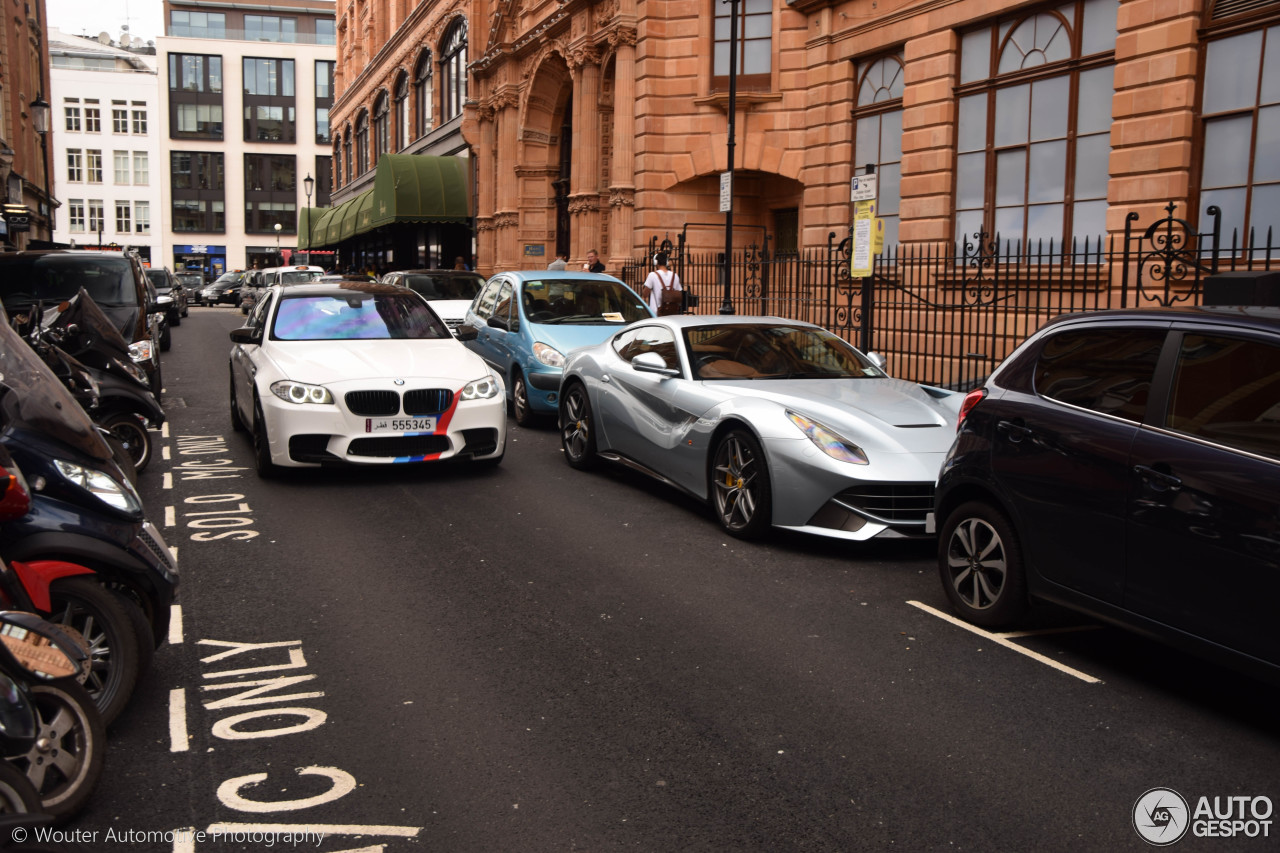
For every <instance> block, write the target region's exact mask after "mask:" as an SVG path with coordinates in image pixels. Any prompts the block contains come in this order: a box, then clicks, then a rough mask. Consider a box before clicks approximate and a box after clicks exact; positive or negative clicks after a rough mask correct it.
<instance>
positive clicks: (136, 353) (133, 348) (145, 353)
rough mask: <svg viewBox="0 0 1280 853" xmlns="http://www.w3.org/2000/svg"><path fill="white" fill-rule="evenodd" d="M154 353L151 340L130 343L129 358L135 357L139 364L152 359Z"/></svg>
mask: <svg viewBox="0 0 1280 853" xmlns="http://www.w3.org/2000/svg"><path fill="white" fill-rule="evenodd" d="M154 355H155V351H154V349H153V348H152V346H151V341H134V342H133V343H131V344H129V358H131V359H133V360H134V362H136V363H137V364H144V363H146V362H148V361H151V359H152V357H153V356H154Z"/></svg>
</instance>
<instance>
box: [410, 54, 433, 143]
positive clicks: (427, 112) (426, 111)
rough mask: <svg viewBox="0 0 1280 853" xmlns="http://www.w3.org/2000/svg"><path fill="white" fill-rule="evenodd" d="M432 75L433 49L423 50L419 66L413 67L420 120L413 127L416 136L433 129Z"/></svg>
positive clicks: (414, 89) (415, 96) (414, 88)
mask: <svg viewBox="0 0 1280 853" xmlns="http://www.w3.org/2000/svg"><path fill="white" fill-rule="evenodd" d="M431 77H432V75H431V51H429V50H428V51H423V53H422V56H421V57H419V59H418V64H417V66H416V67H415V68H414V69H413V94H414V100H415V101H417V104H416V106H417V107H418V121H417V123H416V124H415V125H414V128H413V130H414V134H413V135H414V137H415V138H416V137H419V136H426V135H427V132H428V131H429V130H431V126H432V124H431V120H432V118H433V117H434V110H433V109H432V105H431V99H432V91H431V84H432V79H431Z"/></svg>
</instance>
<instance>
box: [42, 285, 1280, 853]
mask: <svg viewBox="0 0 1280 853" xmlns="http://www.w3.org/2000/svg"><path fill="white" fill-rule="evenodd" d="M241 319H242V318H241V316H240V314H239V312H238V311H233V310H231V309H227V308H204V307H195V308H192V310H191V315H190V317H189V318H188V319H187V320H185V321H183V323H182V325H181V326H180V327H178V328H176V329H175V330H174V333H173V349H172V351H171V352H169V353H167V354H166V357H165V364H164V378H165V382H166V386H167V388H166V394H165V399H164V403H165V407H166V411H167V412H168V414H169V418H170V421H169V424H168V431H167V437H165V438H164V439H163V440H162V442H161V445H162V446H163V448H164V449H165V458H157V459H156V461H155V462H154V463H153V466H154V467H153V468H152V469H150V470H148V471H147V472H146V473H145V474H144V475H143V482H142V488H143V492H144V496H145V498H146V501H147V506H148V511H149V514H150V515H151V516H152V517H153V519H155V520H156V521H157V523H162V522H163V524H164V527H163V530H164V533H165V536H166V537H167V539H168V541H169V544H170V545H172V546H175V547H176V548H177V550H178V555H179V564H180V567H181V572H182V589H181V591H180V594H179V602H180V607H181V634H180V636H175V638H174V639H175V640H177V641H178V642H175V643H173V644H171V645H168V646H166V647H164V648H162V649H161V650H160V651H159V652H158V653H157V656H156V662H155V665H154V668H153V669H152V671H151V672H150V673H149V674H148V676H147V678H146V680H145V682H144V683H143V684H142V685H141V686H140V688H139V691H138V693H137V694H136V695H135V699H134V702H133V704H132V705H131V707H130V708H129V709H128V710H127V711H126V712H125V715H124V716H123V717H122V718H121V720H120V721H119V722H118V723H117V724H116V725H115V727H114V728H113V729H112V731H111V752H110V754H109V756H108V768H107V773H106V776H105V777H104V780H103V782H102V784H101V785H100V787H99V789H98V791H97V792H96V793H95V796H94V798H93V800H92V801H91V803H90V805H89V807H88V808H87V809H86V810H85V811H84V812H83V813H82V814H81V815H79V816H78V817H77V818H76V819H75V820H74V821H73V822H72V823H71V824H70V825H69V826H68V827H66V831H68V832H79V833H81V838H83V839H85V840H88V841H89V842H90V844H89V849H91V850H114V849H129V850H137V851H153V850H154V851H175V853H189V851H231V850H253V851H262V850H267V849H272V850H291V849H311V850H320V851H325V853H336V851H361V853H373V851H387V853H390V851H413V850H424V851H433V853H434V852H437V851H441V852H443V853H454V851H457V853H463V851H477V852H479V851H485V853H491V852H492V851H530V853H540V852H541V851H572V850H583V851H596V852H598V851H613V850H637V851H677V850H678V851H722V850H723V851H766V850H769V851H771V850H779V851H783V850H785V851H791V850H814V851H856V850H887V849H898V850H904V851H916V850H1018V851H1025V850H1037V851H1041V850H1125V849H1133V850H1137V849H1145V847H1146V846H1147V845H1146V843H1145V842H1144V841H1142V840H1141V839H1140V838H1139V836H1138V834H1137V832H1136V831H1135V829H1134V827H1133V823H1132V821H1133V810H1134V805H1135V802H1136V801H1137V800H1138V798H1139V797H1140V796H1142V795H1143V793H1144V792H1146V791H1148V790H1149V789H1151V788H1155V787H1169V788H1171V789H1173V790H1175V791H1177V792H1179V793H1181V795H1182V796H1183V797H1184V798H1186V800H1187V802H1188V804H1189V810H1193V809H1194V808H1195V807H1196V804H1197V802H1198V798H1199V797H1202V796H1204V797H1208V798H1209V802H1212V801H1213V798H1214V797H1219V798H1224V797H1228V796H1246V797H1255V796H1258V797H1261V796H1265V797H1269V798H1270V800H1271V801H1275V800H1277V799H1280V774H1277V771H1276V767H1277V766H1280V761H1278V759H1280V737H1277V731H1276V718H1275V708H1276V707H1277V705H1278V703H1277V699H1280V692H1278V691H1277V690H1275V689H1273V688H1270V687H1267V686H1264V685H1261V684H1258V683H1256V682H1253V681H1251V680H1249V679H1247V678H1244V677H1241V676H1237V675H1235V674H1234V673H1232V672H1230V671H1226V670H1223V669H1219V668H1216V667H1212V666H1208V665H1205V664H1202V663H1200V662H1198V661H1196V660H1195V659H1192V658H1189V657H1186V656H1184V655H1182V654H1180V653H1177V652H1173V651H1170V650H1167V649H1165V648H1163V647H1161V646H1156V645H1152V644H1149V643H1147V642H1146V641H1143V640H1141V639H1138V638H1136V637H1132V636H1130V635H1128V634H1125V633H1122V632H1118V631H1114V630H1110V629H1103V628H1099V627H1097V626H1092V625H1088V624H1085V623H1081V622H1080V621H1079V620H1078V619H1075V618H1074V617H1072V616H1070V615H1069V614H1063V613H1060V612H1056V611H1053V610H1042V611H1040V612H1038V613H1037V614H1036V615H1035V622H1034V624H1032V625H1031V626H1030V627H1032V628H1033V629H1037V630H1041V631H1044V632H1045V633H1041V634H1035V635H1033V636H1029V637H1018V638H1012V639H1010V638H995V637H991V636H987V635H979V634H976V633H973V632H971V631H968V630H966V629H964V628H963V627H960V626H958V625H956V624H953V623H951V622H949V621H947V620H946V619H944V618H942V617H941V616H940V615H937V613H935V612H933V611H931V610H929V609H926V608H933V609H934V610H936V611H938V612H940V613H942V614H946V613H947V607H946V604H945V599H944V597H943V595H942V592H941V589H940V587H939V584H938V580H937V575H936V571H935V569H934V564H933V560H932V550H933V545H932V543H920V542H884V543H871V544H862V545H858V544H850V543H839V542H829V541H825V540H821V539H817V538H808V537H801V536H795V535H777V536H774V537H772V538H771V539H769V540H767V541H765V542H763V543H743V542H739V541H737V540H734V539H732V538H730V537H727V536H725V535H724V534H722V533H721V532H720V530H719V528H718V527H717V526H716V525H715V523H714V521H713V520H712V519H711V517H710V515H709V513H708V512H706V511H705V510H704V509H703V508H702V507H701V506H699V505H698V504H697V503H696V502H694V501H691V500H689V499H688V498H686V497H683V496H682V495H680V494H678V493H676V492H674V491H671V490H669V489H668V488H666V487H663V486H661V485H658V484H654V483H651V482H649V481H647V480H645V479H644V478H642V477H639V476H637V475H634V474H631V473H628V472H622V471H617V470H609V469H605V470H602V471H599V472H594V473H586V474H584V473H580V472H577V471H573V470H571V469H570V468H569V467H568V466H567V465H566V464H565V463H564V461H563V459H562V458H561V453H560V450H559V442H558V437H557V435H556V432H555V430H554V428H552V427H551V425H550V424H547V425H545V426H544V427H543V428H539V429H520V428H518V427H515V426H514V424H513V425H512V426H511V432H510V441H511V443H510V445H509V447H508V451H507V455H506V459H505V461H504V462H503V464H502V465H501V466H500V467H498V468H497V469H493V470H472V469H469V468H467V467H465V466H449V467H430V468H416V469H396V470H389V469H385V468H384V469H376V470H373V469H367V470H366V469H360V470H350V471H332V472H330V471H325V472H315V471H308V472H303V473H301V474H295V475H293V476H288V477H285V478H283V479H280V480H276V481H260V480H259V479H258V478H257V477H256V476H255V475H254V474H253V471H252V462H251V451H250V446H249V441H248V439H247V438H246V437H245V436H244V435H243V434H238V433H233V432H232V430H231V426H230V421H229V419H228V414H227V367H226V361H227V351H228V349H229V347H230V344H229V342H228V340H227V331H228V330H229V329H231V328H233V327H234V326H237V325H239V323H240V320H241ZM166 475H167V476H166ZM196 513H204V514H203V515H199V514H196ZM913 602H914V603H913ZM1076 629H1082V630H1076ZM235 644H242V645H235ZM251 644H260V645H251ZM1022 650H1027V651H1032V652H1035V653H1038V655H1039V657H1031V656H1028V655H1027V654H1024V653H1023V651H1022ZM1089 679H1093V680H1089ZM1249 805H1250V807H1257V808H1261V801H1257V802H1251V803H1250V804H1249ZM1224 807H1225V805H1224ZM1187 817H1188V816H1187V815H1185V814H1184V815H1183V816H1182V819H1183V820H1186V819H1187ZM1177 819H1178V818H1177V816H1176V815H1175V817H1174V820H1175V823H1176V821H1177ZM219 829H221V830H223V832H222V834H220V835H218V836H216V837H215V835H214V834H213V833H214V832H215V831H218V830H219ZM1266 829H1267V831H1269V832H1270V833H1271V835H1272V836H1274V835H1275V834H1276V832H1277V831H1280V829H1276V828H1272V827H1270V826H1268V827H1267V828H1266ZM174 830H184V831H182V832H179V833H177V834H176V836H173V835H172V831H174ZM192 830H195V831H197V832H204V833H205V835H204V837H203V838H201V837H200V836H199V835H196V834H194V833H193V832H192ZM1261 830H1262V827H1261V824H1259V825H1258V831H1259V832H1260V831H1261ZM235 832H241V833H246V832H247V833H255V832H256V833H266V834H265V835H261V836H260V837H258V838H256V839H252V838H251V839H250V840H237V839H236V838H234V837H232V838H228V836H227V834H226V833H235ZM319 832H323V833H325V835H324V838H323V839H322V840H320V841H319V843H318V844H317V843H316V837H315V836H314V835H310V836H305V835H304V837H302V838H298V837H295V835H283V834H280V833H295V834H301V833H319ZM165 833H170V836H165ZM272 833H276V834H274V835H273V834H272ZM1275 843H1276V842H1275V841H1274V840H1273V839H1271V838H1262V837H1259V838H1247V837H1236V838H1230V839H1223V838H1197V837H1194V836H1193V835H1192V834H1191V833H1188V834H1187V836H1186V837H1185V838H1184V839H1183V840H1182V841H1180V842H1178V844H1177V849H1184V848H1185V849H1192V850H1259V851H1261V850H1267V849H1275Z"/></svg>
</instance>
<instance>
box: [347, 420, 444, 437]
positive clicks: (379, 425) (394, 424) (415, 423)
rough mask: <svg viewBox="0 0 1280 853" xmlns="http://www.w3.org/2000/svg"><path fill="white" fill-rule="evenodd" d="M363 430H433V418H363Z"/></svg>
mask: <svg viewBox="0 0 1280 853" xmlns="http://www.w3.org/2000/svg"><path fill="white" fill-rule="evenodd" d="M364 431H365V432H396V433H409V432H435V431H436V419H435V418H365V419H364Z"/></svg>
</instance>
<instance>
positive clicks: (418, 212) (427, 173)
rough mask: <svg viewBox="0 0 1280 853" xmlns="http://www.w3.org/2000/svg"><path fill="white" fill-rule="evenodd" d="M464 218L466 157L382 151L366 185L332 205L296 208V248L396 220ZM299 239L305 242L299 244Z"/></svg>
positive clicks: (330, 243) (468, 199)
mask: <svg viewBox="0 0 1280 853" xmlns="http://www.w3.org/2000/svg"><path fill="white" fill-rule="evenodd" d="M470 218H471V181H470V168H469V163H468V161H467V160H464V159H462V158H461V157H429V156H426V155H419V154H384V155H382V156H381V157H379V158H378V165H377V168H376V171H375V172H374V176H373V188H372V189H367V190H365V191H364V192H362V193H360V194H359V195H357V196H356V197H355V198H352V199H348V200H347V201H345V202H343V203H342V204H340V205H338V206H337V207H313V208H303V209H302V210H301V211H299V213H298V248H299V249H315V248H320V247H323V246H336V245H338V243H341V242H342V241H343V240H350V239H351V238H352V237H355V236H356V235H358V234H365V233H367V232H369V231H372V230H374V229H375V228H381V227H382V226H384V225H391V224H393V223H396V222H462V223H465V222H468V221H469V220H470ZM304 234H305V235H307V236H306V238H304V237H303V235H304ZM304 239H305V240H306V241H307V242H308V243H309V245H306V246H303V245H302V243H303V241H304Z"/></svg>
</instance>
